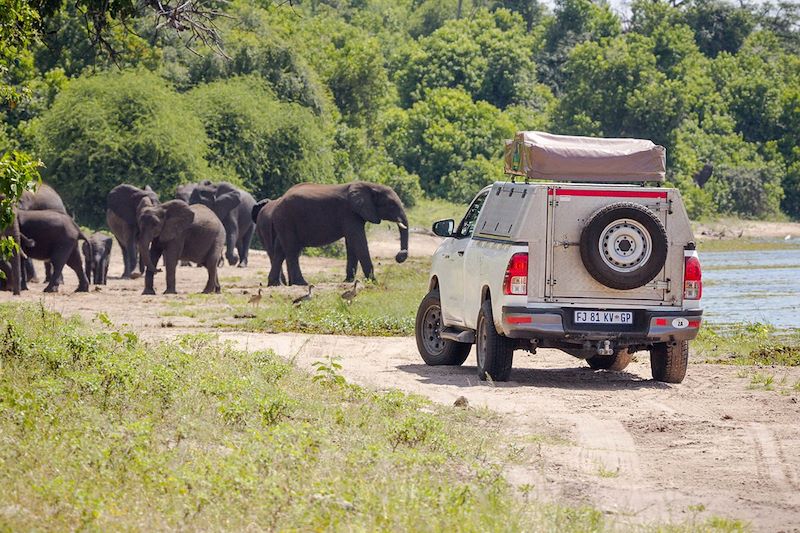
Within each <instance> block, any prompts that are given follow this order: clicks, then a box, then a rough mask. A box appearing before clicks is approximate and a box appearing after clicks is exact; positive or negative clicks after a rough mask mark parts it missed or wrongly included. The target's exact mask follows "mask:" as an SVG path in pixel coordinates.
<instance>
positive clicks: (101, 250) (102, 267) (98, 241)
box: [82, 231, 114, 285]
mask: <svg viewBox="0 0 800 533" xmlns="http://www.w3.org/2000/svg"><path fill="white" fill-rule="evenodd" d="M113 244H114V239H112V238H111V237H109V236H108V235H106V234H105V233H100V232H99V231H98V232H95V233H93V234H92V235H90V236H89V240H87V241H85V242H84V243H83V245H82V248H83V259H84V264H85V265H86V277H87V278H88V279H89V283H91V282H92V281H94V284H95V285H106V284H107V283H108V263H109V261H110V260H111V247H112V246H113Z"/></svg>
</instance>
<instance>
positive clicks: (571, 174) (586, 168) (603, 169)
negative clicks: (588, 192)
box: [505, 131, 667, 184]
mask: <svg viewBox="0 0 800 533" xmlns="http://www.w3.org/2000/svg"><path fill="white" fill-rule="evenodd" d="M666 160H667V157H666V150H665V149H664V147H663V146H659V145H657V144H654V143H653V142H652V141H648V140H644V139H600V138H595V137H577V136H570V135H553V134H551V133H544V132H540V131H520V132H517V134H516V135H515V136H514V138H513V139H510V140H507V141H506V146H505V171H506V173H507V174H511V175H516V176H524V177H525V178H530V179H537V180H550V181H571V182H584V183H628V184H633V183H642V182H647V181H649V182H659V183H661V182H663V181H664V177H665V173H666Z"/></svg>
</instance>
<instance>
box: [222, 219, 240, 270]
mask: <svg viewBox="0 0 800 533" xmlns="http://www.w3.org/2000/svg"><path fill="white" fill-rule="evenodd" d="M238 232H239V229H238V228H237V227H236V226H232V227H230V228H228V227H226V228H225V259H227V260H228V264H229V265H231V266H233V265H235V264H236V263H238V262H239V256H237V255H236V251H235V250H236V237H237V233H238Z"/></svg>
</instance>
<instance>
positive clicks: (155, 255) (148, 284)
mask: <svg viewBox="0 0 800 533" xmlns="http://www.w3.org/2000/svg"><path fill="white" fill-rule="evenodd" d="M159 259H161V244H159V243H158V242H157V241H153V242H152V243H151V244H150V260H151V261H152V262H153V265H157V264H158V261H159ZM155 275H156V273H155V271H154V270H150V269H149V268H148V269H147V270H146V271H145V273H144V290H143V291H142V294H155V293H156V291H155V290H154V289H153V278H154V277H155Z"/></svg>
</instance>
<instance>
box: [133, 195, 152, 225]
mask: <svg viewBox="0 0 800 533" xmlns="http://www.w3.org/2000/svg"><path fill="white" fill-rule="evenodd" d="M153 205H154V203H153V199H152V198H150V197H149V196H142V197H141V198H140V199H139V203H138V204H136V219H137V220H138V219H139V218H140V217H141V216H142V212H143V211H144V210H145V209H147V208H148V207H153Z"/></svg>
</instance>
